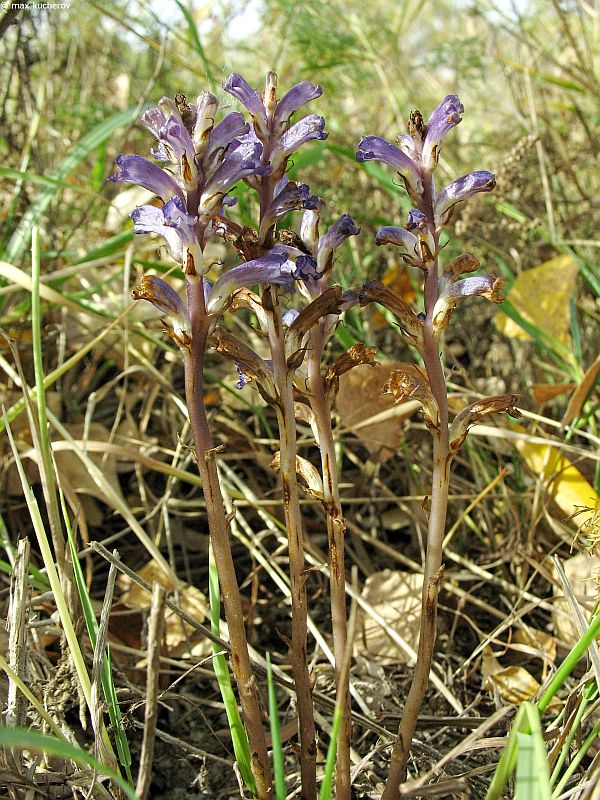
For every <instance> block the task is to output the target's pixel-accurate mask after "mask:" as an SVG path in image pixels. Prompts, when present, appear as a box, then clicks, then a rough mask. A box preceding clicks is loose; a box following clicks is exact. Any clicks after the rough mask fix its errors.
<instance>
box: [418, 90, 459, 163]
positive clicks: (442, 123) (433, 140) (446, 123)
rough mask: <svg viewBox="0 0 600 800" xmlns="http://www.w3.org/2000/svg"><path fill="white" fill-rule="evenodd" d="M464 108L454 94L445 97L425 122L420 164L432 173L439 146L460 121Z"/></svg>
mask: <svg viewBox="0 0 600 800" xmlns="http://www.w3.org/2000/svg"><path fill="white" fill-rule="evenodd" d="M464 110H465V109H464V106H463V104H462V103H461V102H460V100H459V99H458V97H457V96H456V95H455V94H449V95H447V96H446V97H445V98H444V99H443V100H442V102H441V103H440V104H439V106H438V107H437V108H436V109H435V111H433V113H432V114H431V116H430V117H429V119H428V120H427V128H426V131H427V133H426V135H425V141H424V142H423V153H422V156H421V163H422V165H423V169H424V170H426V171H427V172H433V170H434V169H435V168H436V166H437V162H438V157H439V145H440V143H441V141H442V139H443V138H444V136H445V135H446V134H447V133H448V131H450V130H451V129H452V128H454V127H455V126H456V125H458V123H459V122H460V121H461V120H462V116H461V115H462V113H463V111H464Z"/></svg>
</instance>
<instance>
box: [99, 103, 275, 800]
mask: <svg viewBox="0 0 600 800" xmlns="http://www.w3.org/2000/svg"><path fill="white" fill-rule="evenodd" d="M217 107H218V103H217V100H216V98H215V97H213V95H211V94H209V93H208V92H204V93H203V94H201V95H200V96H199V97H198V99H197V102H196V103H195V104H192V105H188V104H187V102H186V99H185V97H183V96H182V95H178V96H177V98H176V100H175V102H174V101H172V100H169V99H168V98H162V100H161V101H160V103H159V107H158V108H153V109H149V110H148V111H147V112H146V113H145V114H144V116H143V118H142V120H143V122H144V124H145V125H146V126H147V127H148V128H149V129H150V130H151V131H152V133H154V135H155V136H156V138H157V139H158V149H157V150H156V151H153V155H154V156H155V157H156V158H157V159H159V160H161V161H166V162H170V163H171V164H174V165H176V174H177V177H174V176H173V175H172V173H171V172H170V171H167V170H163V169H161V168H160V167H158V166H157V165H156V164H154V163H152V162H150V161H148V160H147V159H145V158H142V157H141V156H136V155H122V156H119V157H117V166H118V167H119V169H120V171H119V172H118V173H117V175H115V176H114V178H113V180H114V181H116V182H126V183H137V184H139V185H141V186H144V187H145V188H147V189H149V190H150V191H152V192H154V193H155V194H156V195H157V197H158V198H160V200H161V201H162V205H144V206H140V207H138V208H136V209H135V210H134V211H133V212H132V214H131V216H132V218H133V221H134V230H135V231H136V233H158V234H159V235H161V236H163V237H164V239H165V240H166V242H167V246H168V249H169V252H170V254H171V256H172V257H173V258H174V259H175V260H176V261H177V262H178V263H179V264H180V265H181V268H182V270H183V272H184V275H185V289H186V297H187V303H184V302H183V301H182V299H181V298H180V297H179V295H178V294H177V292H175V290H174V289H173V288H172V287H170V286H169V285H168V284H167V283H165V281H163V280H162V279H161V278H158V277H156V276H152V275H146V276H144V278H143V279H142V281H141V283H140V284H139V285H138V286H136V287H135V288H134V290H133V297H134V299H136V300H147V301H149V302H151V303H152V304H153V305H154V306H155V307H156V308H157V309H158V310H159V311H160V312H161V313H162V314H163V315H165V317H164V319H163V326H164V328H165V330H166V332H167V333H168V335H169V336H170V338H171V339H172V341H173V342H175V344H177V346H178V347H179V348H180V350H181V352H182V355H183V362H184V369H185V390H186V401H187V406H188V411H189V417H190V424H191V427H192V432H193V436H194V441H195V448H196V460H197V463H198V469H199V472H200V476H201V478H202V488H203V492H204V497H205V502H206V513H207V517H208V525H209V531H210V537H211V544H212V547H213V552H214V555H215V561H216V564H217V569H218V572H219V578H220V582H221V587H222V591H223V605H224V608H225V616H226V618H227V624H228V628H229V635H230V641H231V658H232V666H233V671H234V675H235V679H236V683H237V686H238V692H239V696H240V704H241V707H242V713H243V716H244V721H245V724H246V730H247V734H248V741H249V745H250V750H251V766H252V772H253V775H254V778H255V782H256V792H257V796H258V798H259V800H272V797H273V788H272V779H271V769H270V764H269V759H268V754H267V746H266V738H265V733H264V729H263V725H262V711H261V706H260V700H259V695H258V689H257V684H256V679H255V677H254V675H253V673H252V669H251V666H250V656H249V652H248V644H247V641H246V631H245V627H244V618H243V613H242V604H241V598H240V593H239V588H238V584H237V578H236V575H235V568H234V563H233V558H232V553H231V547H230V542H229V524H228V521H227V517H226V513H225V507H224V504H223V499H222V495H221V489H220V484H219V476H218V470H217V463H216V455H217V452H218V448H215V447H214V443H213V440H212V436H211V433H210V429H209V424H208V418H207V413H206V407H205V405H204V399H203V388H204V365H205V358H206V350H207V345H208V340H209V336H210V334H211V332H212V331H213V330H214V328H215V325H216V323H217V321H218V319H219V317H220V315H221V314H222V313H223V311H224V309H225V308H226V307H227V305H228V303H230V302H231V298H232V295H233V294H234V293H235V292H236V291H237V290H239V289H240V288H241V287H243V286H251V285H255V284H257V283H270V284H285V285H290V280H291V279H290V276H289V274H288V273H286V272H285V271H283V270H282V265H283V264H284V262H285V261H286V259H285V257H284V256H282V255H277V254H275V255H266V256H265V257H263V258H260V257H259V258H256V259H253V260H247V261H246V263H244V264H242V265H240V266H238V267H235V268H234V269H232V270H229V272H226V273H225V274H224V275H223V276H221V277H220V278H219V279H218V280H217V281H216V282H215V284H214V286H211V285H210V283H209V282H208V281H207V280H205V278H204V277H203V275H204V271H205V270H204V267H203V251H204V248H205V246H206V243H207V242H208V240H209V239H210V238H211V237H212V236H215V235H216V234H217V233H218V232H220V230H221V228H222V226H223V220H224V219H225V210H226V208H227V206H230V205H232V201H231V200H230V199H229V198H228V196H227V194H228V191H229V189H230V188H231V187H232V186H233V185H234V184H235V183H237V181H239V180H240V179H241V178H245V177H247V176H249V175H255V176H259V175H262V174H265V173H267V172H268V171H269V168H268V167H265V166H263V165H262V164H261V154H262V147H261V145H260V143H259V142H257V141H248V140H247V139H246V138H245V135H246V134H247V133H248V130H249V126H248V125H247V123H246V122H245V120H244V118H243V115H242V114H239V113H232V114H228V115H227V116H225V117H224V118H223V119H222V120H221V121H220V122H219V123H218V124H215V117H216V111H217Z"/></svg>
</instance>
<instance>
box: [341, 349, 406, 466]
mask: <svg viewBox="0 0 600 800" xmlns="http://www.w3.org/2000/svg"><path fill="white" fill-rule="evenodd" d="M399 366H401V365H400V363H399V362H395V361H386V362H384V363H381V364H376V365H375V366H370V365H367V364H364V365H361V366H358V367H355V368H354V369H353V370H351V371H350V372H347V373H346V374H345V375H341V376H340V388H339V392H338V396H337V409H338V411H339V414H340V417H341V420H342V424H343V426H344V428H346V429H347V430H349V431H351V432H353V433H355V434H356V436H358V438H359V439H360V440H361V442H362V443H363V444H364V446H365V447H366V448H367V450H368V451H369V454H370V455H371V456H372V457H373V458H376V459H377V460H378V461H380V462H383V461H386V460H387V459H388V458H391V456H393V455H394V454H395V453H396V452H397V450H398V447H399V446H400V444H401V442H402V441H403V440H404V421H405V420H406V419H407V418H408V417H410V416H411V415H412V414H414V412H415V411H416V410H417V409H418V408H420V403H418V402H417V401H414V400H408V401H406V402H403V403H396V401H395V400H394V398H393V397H392V396H391V395H389V394H387V395H386V394H383V393H382V389H383V386H384V384H385V383H386V382H387V381H388V380H389V378H390V376H391V375H392V373H393V372H394V371H395V370H397V369H398V368H399Z"/></svg>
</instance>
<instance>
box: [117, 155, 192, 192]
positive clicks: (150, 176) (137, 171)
mask: <svg viewBox="0 0 600 800" xmlns="http://www.w3.org/2000/svg"><path fill="white" fill-rule="evenodd" d="M115 162H116V164H117V167H119V170H120V172H117V174H116V175H111V177H110V178H109V179H108V180H109V181H113V182H114V183H136V184H137V185H138V186H143V188H144V189H148V191H150V192H153V193H154V194H156V195H158V197H161V198H162V199H163V200H168V199H169V197H173V196H177V197H183V192H182V190H181V187H180V186H179V184H178V183H177V181H176V180H175V179H174V178H172V177H171V175H169V173H168V172H165V171H164V170H163V169H161V168H160V167H158V166H157V165H156V164H153V163H152V162H151V161H148V160H147V159H145V158H142V156H136V155H120V156H117V157H116V158H115Z"/></svg>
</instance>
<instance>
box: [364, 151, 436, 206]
mask: <svg viewBox="0 0 600 800" xmlns="http://www.w3.org/2000/svg"><path fill="white" fill-rule="evenodd" d="M356 160H357V161H358V162H360V163H364V162H365V161H381V162H382V163H383V164H387V165H388V167H392V169H395V170H396V172H398V173H399V174H400V175H401V176H402V177H403V178H404V181H405V185H406V190H407V191H408V193H409V195H410V196H411V197H412V198H413V199H414V200H417V201H418V199H419V196H420V193H421V191H422V178H421V170H420V167H419V165H418V164H417V162H416V161H414V160H413V159H412V158H411V157H410V156H409V155H407V154H406V152H405V150H404V149H402V150H401V149H400V148H399V147H396V145H394V144H392V143H391V142H388V141H387V140H386V139H382V138H381V137H380V136H363V137H362V139H361V140H360V142H359V143H358V152H357V153H356Z"/></svg>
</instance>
